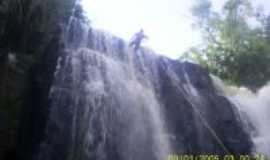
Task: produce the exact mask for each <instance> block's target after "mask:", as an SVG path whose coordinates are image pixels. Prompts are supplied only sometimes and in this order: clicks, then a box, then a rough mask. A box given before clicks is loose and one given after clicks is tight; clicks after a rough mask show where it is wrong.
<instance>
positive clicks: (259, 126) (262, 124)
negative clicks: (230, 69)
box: [213, 77, 270, 158]
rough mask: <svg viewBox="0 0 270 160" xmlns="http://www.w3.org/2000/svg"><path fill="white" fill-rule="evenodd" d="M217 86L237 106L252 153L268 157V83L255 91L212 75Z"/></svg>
mask: <svg viewBox="0 0 270 160" xmlns="http://www.w3.org/2000/svg"><path fill="white" fill-rule="evenodd" d="M213 79H214V81H215V84H216V86H217V88H219V90H220V91H221V92H222V94H225V95H226V96H227V97H228V98H229V99H230V101H231V102H232V103H233V104H234V105H235V106H237V108H238V110H239V113H240V116H241V119H242V121H243V124H244V125H245V128H246V130H247V132H249V133H250V135H251V137H252V140H253V143H254V145H255V146H254V151H253V152H254V155H259V154H261V155H263V156H266V157H268V158H270V134H269V132H270V125H269V123H270V116H269V115H270V99H269V94H270V85H266V86H265V87H262V88H261V89H260V90H259V91H257V92H256V93H253V92H251V91H250V90H248V89H246V88H236V87H228V86H225V85H224V84H223V83H222V82H221V80H219V79H217V78H216V77H213Z"/></svg>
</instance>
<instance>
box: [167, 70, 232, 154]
mask: <svg viewBox="0 0 270 160" xmlns="http://www.w3.org/2000/svg"><path fill="white" fill-rule="evenodd" d="M162 67H163V68H164V66H162ZM182 69H183V72H184V73H187V72H186V71H185V68H182ZM167 71H168V72H169V73H171V74H172V75H175V73H174V72H172V71H171V69H169V70H167ZM169 77H170V78H171V82H172V84H173V85H174V86H175V87H176V88H177V92H178V93H179V92H180V91H182V92H181V93H180V94H184V96H185V97H186V100H187V101H188V102H189V103H190V104H191V107H192V108H193V110H194V111H195V113H196V114H197V115H198V117H199V118H200V119H201V121H202V123H203V125H204V126H205V128H206V129H208V130H209V132H210V134H211V135H212V136H213V137H214V139H215V140H216V141H217V143H218V144H219V145H220V147H221V148H222V149H223V150H224V152H225V153H226V154H228V155H229V154H230V152H229V150H228V149H227V147H226V146H225V145H224V143H223V142H222V140H221V139H220V138H219V136H218V135H217V133H216V132H215V130H214V129H213V128H212V127H211V126H210V125H209V124H208V122H207V120H206V119H205V118H204V117H203V115H202V114H201V113H200V111H199V110H198V109H197V108H196V106H197V105H196V104H194V103H193V101H192V100H191V99H190V98H189V97H190V96H189V95H191V89H190V87H189V88H188V90H186V89H185V88H182V87H180V86H179V85H177V84H175V82H176V81H179V80H178V79H172V78H175V77H171V76H169ZM185 80H186V81H187V82H188V83H190V80H189V79H188V77H185ZM189 85H191V84H189Z"/></svg>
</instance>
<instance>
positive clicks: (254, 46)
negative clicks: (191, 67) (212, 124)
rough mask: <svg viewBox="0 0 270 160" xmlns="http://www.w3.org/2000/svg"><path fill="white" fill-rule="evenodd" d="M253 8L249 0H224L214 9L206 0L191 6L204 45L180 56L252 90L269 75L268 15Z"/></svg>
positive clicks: (269, 27) (269, 22)
mask: <svg viewBox="0 0 270 160" xmlns="http://www.w3.org/2000/svg"><path fill="white" fill-rule="evenodd" d="M257 10H258V11H254V9H253V7H252V5H251V3H250V1H249V0H227V1H226V2H225V4H224V6H223V10H222V12H215V11H214V10H213V7H212V3H211V1H209V0H197V1H196V4H195V5H194V6H193V8H192V14H193V16H194V22H195V26H196V27H198V28H199V29H200V31H201V33H202V36H203V42H204V45H203V46H201V47H194V48H191V49H190V50H189V51H188V52H186V53H185V54H184V56H183V57H182V58H188V59H192V60H194V61H196V62H198V63H199V64H201V65H202V66H203V67H205V68H206V69H208V70H209V71H210V72H211V73H212V74H214V75H217V76H219V77H220V78H222V79H223V80H225V81H226V82H227V83H229V84H234V85H238V86H246V87H248V88H250V89H252V90H256V89H258V88H259V87H261V86H263V85H265V84H266V83H267V81H269V79H270V63H269V62H270V46H269V43H270V16H266V15H265V14H264V13H263V10H262V9H261V8H259V9H257Z"/></svg>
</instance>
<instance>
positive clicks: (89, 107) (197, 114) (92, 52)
mask: <svg viewBox="0 0 270 160" xmlns="http://www.w3.org/2000/svg"><path fill="white" fill-rule="evenodd" d="M51 44H52V45H49V46H48V49H47V52H46V53H45V55H46V57H47V58H46V59H45V60H44V61H46V62H44V63H42V64H41V65H42V66H39V68H38V69H37V71H38V72H37V73H36V74H34V75H33V77H34V79H35V80H36V81H34V82H35V87H33V89H30V91H29V93H30V95H31V96H33V95H34V97H35V98H36V99H37V100H33V99H32V97H29V99H31V100H30V101H29V103H27V105H26V106H25V107H26V108H25V116H24V117H25V119H24V121H23V123H22V126H23V127H22V131H21V132H22V133H23V135H24V136H23V137H21V139H20V141H21V144H20V145H21V146H23V147H25V148H23V149H22V153H21V155H22V156H23V157H24V159H27V160H37V159H38V160H59V159H60V160H109V159H110V160H164V159H168V158H169V157H174V155H220V156H222V155H223V156H224V155H226V154H233V155H240V154H250V153H251V148H252V143H251V140H250V136H249V135H248V134H247V131H246V129H245V128H244V127H243V125H242V123H240V122H241V121H240V120H239V115H238V112H237V111H236V110H235V106H233V105H232V103H230V102H229V100H228V99H227V98H226V97H225V96H224V95H222V94H218V93H219V92H217V89H216V88H215V87H214V86H213V83H212V80H211V78H210V76H209V74H208V73H207V72H206V71H205V70H204V69H203V68H201V67H200V66H198V65H196V64H192V63H188V62H181V61H179V60H172V59H169V58H167V57H164V56H160V55H157V54H156V53H155V52H154V51H152V50H151V49H148V48H144V47H141V48H139V50H138V51H136V52H135V51H134V50H133V49H132V48H131V47H128V45H127V43H126V42H125V41H123V40H122V39H120V38H118V37H116V36H114V35H111V34H109V33H106V32H105V31H102V30H98V29H94V28H92V27H89V24H88V23H87V22H86V21H85V20H84V19H80V18H76V17H71V19H70V21H69V23H68V25H67V26H66V27H65V28H64V29H63V33H62V34H61V38H59V37H58V38H55V39H54V41H52V43H51ZM47 68H49V69H47ZM44 72H45V73H44ZM42 79H44V80H42ZM39 81H41V82H44V81H45V82H50V83H40V82H39ZM44 84H45V86H44ZM266 118H267V117H266ZM29 128H30V129H29ZM266 129H267V128H266ZM266 129H265V130H266ZM258 133H259V132H258ZM264 133H265V132H264ZM29 140H31V143H29Z"/></svg>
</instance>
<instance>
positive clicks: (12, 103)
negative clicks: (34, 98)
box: [0, 0, 75, 159]
mask: <svg viewBox="0 0 270 160" xmlns="http://www.w3.org/2000/svg"><path fill="white" fill-rule="evenodd" d="M74 4H75V0H1V1H0V75H1V76H0V121H1V123H0V141H1V142H4V139H6V137H10V136H11V138H10V139H12V140H13V141H14V139H15V134H16V129H17V125H18V123H17V122H18V118H19V111H20V108H21V105H22V101H23V99H24V95H25V92H26V88H27V87H28V86H27V85H28V84H29V82H28V77H29V74H30V68H32V67H34V66H35V64H37V63H40V62H41V61H42V54H43V53H44V51H45V48H46V47H47V46H48V44H49V42H50V41H51V40H52V39H53V36H54V34H55V33H56V31H57V29H58V28H59V25H60V24H65V23H67V22H68V19H69V17H70V15H71V13H72V8H73V6H74ZM6 141H7V143H6V144H7V146H6V147H5V148H4V149H2V148H1V146H0V159H1V151H3V150H6V149H8V147H12V145H14V143H13V144H12V143H10V141H9V140H8V139H7V140H6ZM4 144H5V143H3V145H4Z"/></svg>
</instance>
